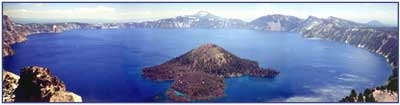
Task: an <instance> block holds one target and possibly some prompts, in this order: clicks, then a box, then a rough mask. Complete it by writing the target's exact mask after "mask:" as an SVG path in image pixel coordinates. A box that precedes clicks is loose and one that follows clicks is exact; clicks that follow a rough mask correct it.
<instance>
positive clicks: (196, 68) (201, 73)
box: [143, 44, 279, 102]
mask: <svg viewBox="0 0 400 105" xmlns="http://www.w3.org/2000/svg"><path fill="white" fill-rule="evenodd" d="M278 74H279V72H278V71H276V70H274V69H264V68H261V67H259V65H258V63H257V62H255V61H252V60H247V59H243V58H239V57H237V56H235V55H233V54H232V53H230V52H228V51H226V50H225V49H223V48H222V47H219V46H217V45H215V44H204V45H201V46H200V47H198V48H195V49H193V50H191V51H189V52H187V53H185V54H183V55H182V56H179V57H176V58H174V59H171V60H169V61H167V62H165V63H163V64H160V65H157V66H153V67H147V68H144V69H143V76H144V77H145V78H147V79H151V80H156V81H166V80H173V81H174V83H173V84H172V85H171V86H170V88H169V89H168V90H167V92H166V95H167V96H168V97H169V99H171V100H172V101H175V102H191V101H195V100H213V99H216V98H218V97H222V96H224V95H225V93H224V89H225V83H224V78H230V77H240V76H244V75H248V76H256V77H263V78H273V77H275V76H277V75H278Z"/></svg>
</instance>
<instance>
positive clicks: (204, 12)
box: [195, 11, 211, 17]
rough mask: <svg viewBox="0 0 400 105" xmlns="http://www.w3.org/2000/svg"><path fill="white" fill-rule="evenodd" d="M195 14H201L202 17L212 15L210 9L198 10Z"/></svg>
mask: <svg viewBox="0 0 400 105" xmlns="http://www.w3.org/2000/svg"><path fill="white" fill-rule="evenodd" d="M195 15H196V16H200V17H204V16H208V15H211V13H210V12H208V11H199V12H197V13H196V14H195Z"/></svg>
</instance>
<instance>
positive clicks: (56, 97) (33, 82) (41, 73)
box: [14, 66, 82, 102]
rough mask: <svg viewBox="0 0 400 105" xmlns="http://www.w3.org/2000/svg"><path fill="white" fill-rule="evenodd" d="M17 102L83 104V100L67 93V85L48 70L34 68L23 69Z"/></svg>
mask: <svg viewBox="0 0 400 105" xmlns="http://www.w3.org/2000/svg"><path fill="white" fill-rule="evenodd" d="M20 77H21V78H20V79H19V80H18V87H17V88H16V89H15V92H14V94H15V102H82V98H81V97H80V96H78V95H76V94H73V93H71V92H67V91H66V87H65V84H64V83H63V82H62V81H61V80H59V79H58V78H57V77H55V76H53V75H52V74H51V73H50V70H49V69H48V68H43V67H38V66H32V67H26V68H23V69H21V73H20Z"/></svg>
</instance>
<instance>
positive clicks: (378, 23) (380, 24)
mask: <svg viewBox="0 0 400 105" xmlns="http://www.w3.org/2000/svg"><path fill="white" fill-rule="evenodd" d="M366 24H367V25H369V26H375V27H382V26H386V25H385V24H383V23H382V22H380V21H378V20H371V21H369V22H367V23H366Z"/></svg>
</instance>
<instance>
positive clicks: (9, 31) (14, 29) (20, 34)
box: [2, 15, 94, 57]
mask: <svg viewBox="0 0 400 105" xmlns="http://www.w3.org/2000/svg"><path fill="white" fill-rule="evenodd" d="M2 25H3V53H2V54H3V57H5V56H10V55H13V54H15V51H14V50H13V49H12V47H11V45H13V44H15V43H20V42H23V41H26V40H28V39H27V36H28V35H31V34H36V33H58V32H63V31H65V30H71V29H91V28H94V27H93V26H92V25H90V24H87V23H76V22H75V23H73V22H72V23H71V22H70V23H51V24H36V23H31V24H19V23H14V22H13V21H12V20H11V19H10V17H8V16H6V15H3V24H2Z"/></svg>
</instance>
